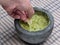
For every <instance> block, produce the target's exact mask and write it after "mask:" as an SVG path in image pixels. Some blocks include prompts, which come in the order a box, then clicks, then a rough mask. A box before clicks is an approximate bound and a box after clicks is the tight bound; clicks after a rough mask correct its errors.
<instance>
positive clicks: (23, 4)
mask: <svg viewBox="0 0 60 45" xmlns="http://www.w3.org/2000/svg"><path fill="white" fill-rule="evenodd" d="M1 4H2V6H3V8H4V9H5V10H6V11H7V12H8V14H9V15H10V16H12V17H13V18H15V19H21V20H23V21H26V20H27V19H28V18H31V17H32V15H33V14H34V10H33V8H32V6H31V4H30V0H2V2H1Z"/></svg>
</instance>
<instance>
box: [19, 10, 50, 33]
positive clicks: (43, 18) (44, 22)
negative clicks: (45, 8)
mask: <svg viewBox="0 0 60 45" xmlns="http://www.w3.org/2000/svg"><path fill="white" fill-rule="evenodd" d="M19 24H20V26H21V27H22V28H23V29H25V30H27V31H29V32H36V31H41V30H43V29H44V28H46V27H47V26H48V24H49V18H48V16H47V14H46V13H44V12H41V11H36V12H35V14H34V15H33V17H32V18H31V19H30V20H29V21H28V23H25V22H23V21H19Z"/></svg>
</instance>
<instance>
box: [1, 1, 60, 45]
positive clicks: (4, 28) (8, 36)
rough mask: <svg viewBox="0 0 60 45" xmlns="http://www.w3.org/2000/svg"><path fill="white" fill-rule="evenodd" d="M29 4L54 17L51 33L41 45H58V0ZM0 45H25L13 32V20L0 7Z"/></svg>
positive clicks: (59, 27)
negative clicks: (48, 12) (42, 9)
mask: <svg viewBox="0 0 60 45" xmlns="http://www.w3.org/2000/svg"><path fill="white" fill-rule="evenodd" d="M31 4H32V6H33V7H39V8H44V9H46V10H48V11H50V12H51V14H52V15H53V17H54V28H53V32H52V34H51V35H50V36H49V38H48V39H47V40H46V42H44V43H43V45H60V0H31ZM0 45H25V44H24V43H23V42H22V41H21V40H19V35H18V33H17V32H16V31H15V27H14V19H13V18H12V17H10V16H9V15H8V14H7V12H6V11H5V10H4V9H3V8H2V7H1V6H0Z"/></svg>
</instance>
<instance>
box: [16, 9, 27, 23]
mask: <svg viewBox="0 0 60 45" xmlns="http://www.w3.org/2000/svg"><path fill="white" fill-rule="evenodd" d="M17 13H18V14H19V15H20V19H21V20H23V21H25V22H26V20H27V15H26V14H25V12H24V11H20V10H19V11H17Z"/></svg>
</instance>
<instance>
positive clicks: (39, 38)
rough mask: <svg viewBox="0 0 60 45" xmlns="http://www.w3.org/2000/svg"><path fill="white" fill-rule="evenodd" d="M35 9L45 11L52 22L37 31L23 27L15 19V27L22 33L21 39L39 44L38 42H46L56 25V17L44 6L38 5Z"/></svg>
mask: <svg viewBox="0 0 60 45" xmlns="http://www.w3.org/2000/svg"><path fill="white" fill-rule="evenodd" d="M34 10H37V11H42V12H45V13H46V14H47V16H48V17H49V20H50V24H49V25H48V26H47V27H46V28H45V29H44V30H42V31H37V32H28V31H27V30H25V29H23V28H22V27H21V26H20V25H19V20H18V19H15V21H14V23H15V28H16V31H17V32H18V33H19V35H20V36H19V37H20V39H22V40H23V41H25V42H27V43H30V44H38V43H41V42H44V41H45V40H46V39H47V38H48V37H49V35H50V34H51V32H52V29H53V27H54V18H53V16H52V15H51V13H50V12H49V11H47V10H45V9H42V8H38V7H34Z"/></svg>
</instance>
